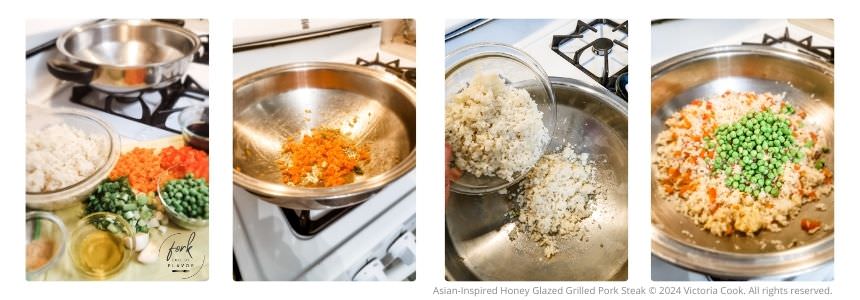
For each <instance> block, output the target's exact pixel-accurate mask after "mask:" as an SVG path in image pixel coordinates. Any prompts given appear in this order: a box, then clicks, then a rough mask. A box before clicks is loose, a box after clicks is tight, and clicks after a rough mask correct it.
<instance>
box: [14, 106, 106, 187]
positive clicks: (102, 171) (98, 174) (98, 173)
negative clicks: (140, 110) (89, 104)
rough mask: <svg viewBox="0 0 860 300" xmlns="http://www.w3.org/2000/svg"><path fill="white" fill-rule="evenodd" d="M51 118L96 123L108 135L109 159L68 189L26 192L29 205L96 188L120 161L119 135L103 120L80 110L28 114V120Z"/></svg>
mask: <svg viewBox="0 0 860 300" xmlns="http://www.w3.org/2000/svg"><path fill="white" fill-rule="evenodd" d="M50 116H72V117H75V118H81V119H84V120H88V121H90V122H93V123H95V124H96V125H98V126H99V127H101V129H103V130H104V131H105V133H107V140H108V149H107V150H108V151H107V158H106V159H105V160H104V162H102V164H101V165H100V166H99V167H98V168H97V169H96V170H95V171H94V172H93V173H92V174H90V175H89V176H87V177H85V178H84V179H81V180H80V181H78V182H76V183H73V184H72V185H69V186H66V187H63V188H60V189H56V190H52V191H45V192H35V193H34V192H29V191H28V192H26V195H27V202H28V203H30V202H35V203H43V202H50V201H52V200H54V199H53V196H56V195H61V194H65V193H76V192H79V190H83V189H87V188H89V187H91V186H94V185H95V184H98V183H100V182H101V180H102V179H104V178H105V177H107V175H108V174H109V173H110V171H111V170H112V169H113V166H114V165H115V164H116V162H117V161H118V160H119V156H120V152H121V149H120V148H121V145H120V139H119V135H117V133H116V131H114V129H113V127H111V126H110V125H109V124H107V123H106V122H104V121H102V120H101V119H99V118H98V117H96V116H95V115H93V114H90V113H88V112H84V111H82V110H78V109H58V110H55V111H49V112H34V113H31V112H28V113H27V118H28V119H30V118H42V117H50ZM61 123H63V124H66V123H65V122H61ZM70 127H73V126H71V125H70ZM29 131H30V130H29V129H28V130H27V133H29ZM96 179H98V180H96Z"/></svg>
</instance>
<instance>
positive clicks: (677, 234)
mask: <svg viewBox="0 0 860 300" xmlns="http://www.w3.org/2000/svg"><path fill="white" fill-rule="evenodd" d="M727 89H730V90H734V91H752V92H759V93H763V92H772V93H786V96H785V99H786V100H787V101H789V102H791V103H792V105H794V106H795V107H799V108H801V109H803V110H805V111H806V112H807V114H808V117H807V119H808V120H812V121H814V122H816V123H818V125H819V126H821V127H822V129H823V130H824V134H825V136H826V137H827V141H828V147H830V149H833V95H834V94H833V92H834V90H833V65H831V64H828V63H826V62H823V61H821V60H818V59H817V58H815V57H812V56H808V55H805V54H800V53H795V52H788V51H784V50H780V49H775V48H772V47H760V46H726V47H715V48H708V49H702V50H697V51H693V52H690V53H686V54H682V55H679V56H677V57H674V58H671V59H669V60H666V61H664V62H661V63H659V64H657V65H655V66H654V67H652V69H651V143H652V144H651V149H652V151H651V153H652V161H653V160H654V159H655V157H654V156H653V155H654V153H655V152H654V149H655V146H654V141H655V139H656V138H657V135H658V134H659V133H660V132H661V131H663V130H664V129H665V125H664V121H665V120H666V119H667V118H668V117H669V116H670V115H671V114H672V113H674V112H675V111H678V110H679V109H681V108H682V107H683V106H684V105H686V104H688V103H690V101H692V100H693V99H696V98H702V97H711V96H714V95H718V94H720V93H723V92H725V91H726V90H727ZM833 157H834V155H833V154H831V155H828V156H827V166H830V167H832V166H834V164H833ZM655 172H656V169H653V168H652V171H651V218H652V227H653V230H652V231H653V235H652V240H651V249H652V252H653V253H654V254H655V255H657V256H658V257H660V258H662V259H664V260H666V261H668V262H670V263H673V264H676V265H678V266H681V267H683V268H687V269H691V270H694V271H697V272H701V273H705V274H709V275H711V276H714V277H719V278H725V279H749V278H756V277H765V276H767V277H774V276H791V275H795V274H798V273H802V272H804V271H807V270H809V269H812V268H815V267H817V266H820V265H822V264H824V263H826V262H828V261H831V260H832V259H833V233H832V232H825V231H819V232H818V233H816V234H812V235H810V234H807V233H805V232H804V231H802V230H801V228H800V225H799V221H800V219H802V218H812V219H818V220H821V221H822V223H823V224H833V210H834V206H833V196H832V194H831V196H830V197H828V198H827V199H823V203H824V204H825V205H827V207H828V209H827V210H826V211H817V210H815V209H814V207H813V205H805V206H804V207H803V208H802V209H801V213H800V215H799V216H798V217H797V218H795V219H794V220H793V221H792V222H791V224H790V225H789V226H788V227H785V228H783V230H782V231H781V232H763V233H760V234H758V235H756V236H755V237H741V236H736V235H733V236H730V237H716V236H713V235H711V234H710V233H708V232H705V231H703V230H701V229H700V228H699V226H697V225H696V224H695V223H693V222H692V221H691V220H690V219H689V218H688V217H687V216H685V215H683V214H680V213H678V212H676V211H675V208H674V207H673V206H672V205H671V204H670V203H668V202H667V201H664V200H663V199H661V198H660V197H659V194H658V192H657V189H658V185H657V182H656V180H655ZM682 232H685V233H686V232H688V233H690V234H692V236H687V235H686V234H685V233H682ZM769 240H782V241H784V242H785V243H786V244H787V243H789V242H790V241H793V240H796V241H797V242H798V243H801V245H800V246H797V247H794V248H792V249H788V250H778V249H776V248H775V246H774V245H770V244H768V245H767V246H766V247H765V248H764V249H762V248H761V244H760V242H762V241H765V242H766V241H769ZM735 246H737V248H735Z"/></svg>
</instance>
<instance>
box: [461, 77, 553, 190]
mask: <svg viewBox="0 0 860 300" xmlns="http://www.w3.org/2000/svg"><path fill="white" fill-rule="evenodd" d="M542 117H543V113H542V112H541V111H540V110H538V107H537V104H536V103H535V101H534V100H533V99H532V98H531V96H530V95H529V93H528V91H526V90H525V89H520V88H515V87H513V86H510V85H508V84H505V81H504V80H503V79H502V77H500V76H499V75H498V74H492V73H484V74H478V75H476V76H475V78H474V79H472V80H471V81H470V82H469V83H468V85H467V87H466V88H465V89H463V90H462V91H461V92H459V93H457V94H456V95H454V97H453V99H452V100H451V101H450V102H449V103H448V104H446V106H445V140H446V142H447V143H448V144H449V145H450V146H451V150H452V151H453V154H454V161H453V162H454V165H455V166H456V167H457V168H458V169H460V170H463V171H466V172H469V173H470V174H473V175H475V176H477V177H481V176H496V177H499V178H502V179H504V180H507V181H509V182H510V181H513V180H514V177H516V174H520V173H521V172H525V171H527V170H528V169H529V168H531V167H532V166H534V164H535V163H536V162H537V161H538V159H539V158H540V157H541V155H542V154H543V147H544V145H546V143H547V142H548V141H549V133H548V130H547V128H546V127H545V126H544V125H543V122H542V121H541V120H542Z"/></svg>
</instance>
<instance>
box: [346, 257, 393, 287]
mask: <svg viewBox="0 0 860 300" xmlns="http://www.w3.org/2000/svg"><path fill="white" fill-rule="evenodd" d="M385 280H388V276H385V266H384V265H383V264H382V262H381V261H379V259H378V258H374V259H373V260H372V261H370V263H368V264H367V265H364V267H362V268H361V270H358V273H356V274H355V276H353V277H352V281H385Z"/></svg>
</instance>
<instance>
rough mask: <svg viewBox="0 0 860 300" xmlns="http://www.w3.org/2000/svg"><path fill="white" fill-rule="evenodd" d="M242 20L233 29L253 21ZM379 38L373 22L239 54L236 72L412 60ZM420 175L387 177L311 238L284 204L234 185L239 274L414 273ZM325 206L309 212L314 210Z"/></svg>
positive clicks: (350, 276)
mask: <svg viewBox="0 0 860 300" xmlns="http://www.w3.org/2000/svg"><path fill="white" fill-rule="evenodd" d="M250 22H253V21H250ZM240 23H242V21H237V22H236V24H235V25H236V26H235V28H237V29H239V28H253V27H254V26H253V25H254V24H240ZM285 30H289V29H285ZM293 31H294V30H293ZM284 34H290V32H286V31H285V32H284ZM255 35H256V33H247V32H234V39H235V41H241V42H248V41H249V36H250V37H253V36H255ZM266 36H267V37H271V36H272V33H268V34H267V35H266ZM380 39H381V28H380V27H372V28H367V29H361V30H356V31H350V32H345V33H339V34H335V35H330V36H325V37H320V38H314V39H309V40H303V41H300V42H293V43H288V44H281V45H277V46H272V47H267V48H258V49H254V50H247V51H242V52H238V53H234V54H233V76H234V78H239V77H241V76H243V75H247V74H249V73H252V72H254V71H257V70H260V69H264V68H268V67H273V66H277V65H282V64H287V63H293V62H304V61H327V62H339V63H346V64H355V62H356V58H358V57H361V58H364V59H369V60H372V59H373V58H374V57H375V56H376V54H377V53H379V56H380V60H381V61H390V60H393V59H400V66H401V67H414V66H415V62H414V61H412V60H410V59H406V58H403V57H399V56H397V55H394V54H391V53H388V52H386V51H385V49H383V48H381V47H380ZM415 176H416V175H415V171H414V170H413V171H411V172H409V173H408V174H407V175H405V176H403V177H401V178H400V179H398V180H396V181H394V182H392V183H390V184H389V185H387V186H386V187H385V188H383V189H382V190H381V191H379V192H378V193H376V194H374V195H372V196H371V197H370V198H369V199H368V200H367V201H366V202H364V203H362V204H359V205H358V206H357V207H355V208H353V209H352V210H351V211H349V212H348V213H346V214H345V215H343V216H341V217H340V218H339V219H337V220H336V221H334V222H333V223H332V224H331V225H329V226H328V227H326V228H325V229H323V230H322V231H321V232H319V233H317V234H316V235H313V236H311V237H305V236H301V235H299V234H297V233H296V232H295V231H294V230H293V228H291V226H290V225H289V224H288V223H287V220H286V217H285V215H284V213H283V211H282V210H281V208H280V207H277V206H275V205H272V204H269V203H268V202H265V201H262V200H260V199H258V198H257V197H255V196H253V195H251V194H249V193H248V192H247V191H245V190H244V189H242V188H241V187H238V186H234V189H233V190H234V192H233V198H234V203H233V204H234V208H235V209H234V220H235V221H234V222H233V224H234V230H233V234H234V235H233V241H234V243H233V245H234V246H233V247H234V249H233V250H234V255H235V258H236V264H237V265H238V267H239V271H240V273H241V276H242V279H243V280H371V279H372V280H404V279H406V278H407V277H409V276H410V275H412V274H413V273H414V272H415V260H414V243H415V198H416V197H415ZM325 213H327V212H326V211H312V212H311V217H312V218H317V217H318V216H319V215H322V214H325Z"/></svg>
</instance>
